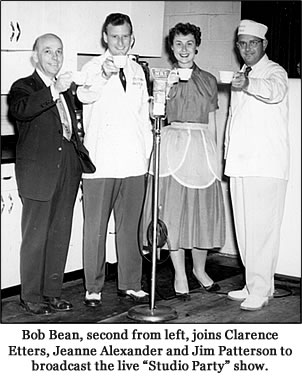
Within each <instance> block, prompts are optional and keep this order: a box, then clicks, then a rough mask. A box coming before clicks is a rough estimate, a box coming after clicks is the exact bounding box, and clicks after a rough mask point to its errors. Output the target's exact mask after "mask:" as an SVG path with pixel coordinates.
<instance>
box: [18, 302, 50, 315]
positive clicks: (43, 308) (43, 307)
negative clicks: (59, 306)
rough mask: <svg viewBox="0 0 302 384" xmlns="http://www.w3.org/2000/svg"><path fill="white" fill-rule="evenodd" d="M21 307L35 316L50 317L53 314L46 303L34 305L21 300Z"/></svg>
mask: <svg viewBox="0 0 302 384" xmlns="http://www.w3.org/2000/svg"><path fill="white" fill-rule="evenodd" d="M20 305H21V307H22V308H24V309H25V310H26V311H27V312H29V313H32V314H33V315H49V314H50V313H51V312H52V310H51V308H50V306H49V305H48V304H45V303H32V302H31V301H24V300H21V301H20Z"/></svg>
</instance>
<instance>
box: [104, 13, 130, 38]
mask: <svg viewBox="0 0 302 384" xmlns="http://www.w3.org/2000/svg"><path fill="white" fill-rule="evenodd" d="M125 23H127V24H129V26H130V33H131V35H132V33H133V27H132V22H131V20H130V17H129V16H128V15H125V14H123V13H111V14H110V15H108V16H107V17H106V20H105V22H104V25H103V30H102V32H105V33H106V34H107V27H108V25H109V24H111V25H123V24H125Z"/></svg>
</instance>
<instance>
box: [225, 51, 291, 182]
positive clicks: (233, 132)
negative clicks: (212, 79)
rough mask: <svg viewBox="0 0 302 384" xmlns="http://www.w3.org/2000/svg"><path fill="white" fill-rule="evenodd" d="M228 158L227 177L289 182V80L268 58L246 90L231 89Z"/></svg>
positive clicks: (252, 74) (256, 69)
mask: <svg viewBox="0 0 302 384" xmlns="http://www.w3.org/2000/svg"><path fill="white" fill-rule="evenodd" d="M245 67H246V66H245V65H244V66H243V68H242V71H243V72H244V70H245ZM225 159H226V164H225V174H226V175H228V176H232V177H245V176H260V177H275V178H280V179H285V180H287V179H288V175H289V137H288V77H287V73H286V71H285V70H284V69H283V68H282V67H281V66H280V65H279V64H277V63H275V62H273V61H271V60H269V59H268V57H267V55H264V56H263V57H262V58H261V60H259V62H258V63H256V64H255V65H254V66H253V67H252V71H251V72H250V74H249V85H248V87H247V89H246V90H243V91H235V90H234V89H232V92H231V105H230V109H229V117H228V123H227V129H226V135H225Z"/></svg>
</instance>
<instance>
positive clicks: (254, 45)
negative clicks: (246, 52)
mask: <svg viewBox="0 0 302 384" xmlns="http://www.w3.org/2000/svg"><path fill="white" fill-rule="evenodd" d="M260 43H262V40H251V41H249V42H248V43H247V42H246V41H238V42H237V43H236V45H237V47H238V48H239V49H246V48H247V46H248V47H249V48H257V47H258V44H260Z"/></svg>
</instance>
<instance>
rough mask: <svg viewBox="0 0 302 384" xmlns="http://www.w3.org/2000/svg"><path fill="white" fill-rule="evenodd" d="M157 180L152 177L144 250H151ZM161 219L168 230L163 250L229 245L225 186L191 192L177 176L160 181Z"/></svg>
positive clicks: (214, 184)
mask: <svg viewBox="0 0 302 384" xmlns="http://www.w3.org/2000/svg"><path fill="white" fill-rule="evenodd" d="M152 189H153V176H151V175H148V181H147V190H146V199H145V205H144V212H143V217H142V224H143V239H144V246H148V241H147V228H148V225H149V224H150V223H152V210H153V209H152V208H153V196H152ZM158 203H159V204H158V209H159V210H158V218H159V219H160V220H162V221H163V222H164V223H165V225H166V227H167V230H168V242H167V244H166V245H165V246H164V247H163V249H168V248H170V250H178V249H192V248H199V249H213V248H221V247H222V246H223V245H224V242H225V211H224V202H223V195H222V189H221V184H220V181H219V180H216V181H214V183H213V184H211V185H210V186H209V187H208V188H203V189H195V188H187V187H185V186H183V185H181V184H179V183H178V182H177V181H176V180H175V179H174V178H173V176H167V177H160V178H159V198H158Z"/></svg>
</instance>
